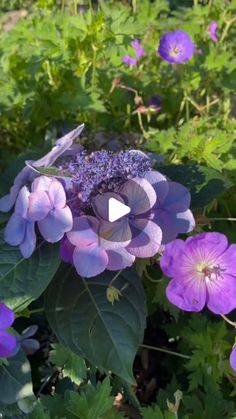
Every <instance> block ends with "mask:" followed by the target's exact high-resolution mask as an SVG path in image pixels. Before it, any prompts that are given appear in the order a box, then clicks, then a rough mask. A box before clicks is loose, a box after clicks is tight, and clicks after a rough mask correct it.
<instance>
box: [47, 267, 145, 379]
mask: <svg viewBox="0 0 236 419" xmlns="http://www.w3.org/2000/svg"><path fill="white" fill-rule="evenodd" d="M113 277H114V274H112V273H111V272H105V273H103V274H101V275H99V276H97V277H96V278H93V279H86V280H85V279H83V278H80V277H79V276H78V275H77V274H76V272H75V271H74V270H72V269H66V268H64V269H62V270H61V271H59V272H58V275H56V278H55V279H54V280H53V282H52V283H51V285H50V286H49V289H48V291H47V293H46V300H45V310H46V315H47V318H48V321H49V323H50V325H51V327H52V329H53V331H54V332H55V333H56V335H57V337H58V339H59V341H60V342H61V343H62V344H63V345H65V346H67V347H69V348H70V349H71V350H72V351H73V352H75V353H76V354H78V355H81V356H83V357H85V358H87V359H88V360H89V361H90V362H91V363H92V364H94V365H95V366H97V367H98V368H100V369H102V370H104V371H107V372H108V371H112V372H113V373H115V374H117V375H118V376H120V377H121V378H122V379H124V380H125V381H128V382H130V383H133V374H132V363H133V360H134V357H135V354H136V351H137V349H138V347H139V345H140V343H141V342H142V339H143V331H144V327H145V314H146V312H145V311H146V310H145V296H144V291H143V286H142V282H141V280H140V278H139V276H138V275H137V273H136V272H134V271H133V270H130V269H129V270H125V271H123V272H122V273H121V274H120V275H119V276H118V277H117V279H116V280H115V282H114V284H113V285H114V286H116V288H118V289H120V291H121V293H122V296H121V297H120V300H119V301H116V302H115V303H114V304H113V305H112V304H111V303H109V301H108V300H107V298H106V290H107V287H108V286H109V284H110V282H111V280H112V278H113Z"/></svg>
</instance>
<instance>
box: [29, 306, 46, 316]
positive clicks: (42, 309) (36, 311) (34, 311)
mask: <svg viewBox="0 0 236 419" xmlns="http://www.w3.org/2000/svg"><path fill="white" fill-rule="evenodd" d="M43 312H44V307H40V308H35V309H34V310H29V315H30V316H31V314H36V313H43Z"/></svg>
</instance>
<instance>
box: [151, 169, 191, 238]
mask: <svg viewBox="0 0 236 419" xmlns="http://www.w3.org/2000/svg"><path fill="white" fill-rule="evenodd" d="M144 178H145V179H146V180H148V182H149V183H150V184H151V185H152V187H153V188H154V190H155V192H156V196H157V200H156V203H155V205H154V206H153V208H152V211H151V214H150V218H151V219H152V221H153V222H155V223H156V224H157V225H158V226H159V227H160V228H161V230H162V244H167V243H169V242H170V241H172V240H174V239H175V238H176V237H177V235H178V234H180V233H188V232H190V231H191V230H193V228H194V226H195V221H194V217H193V214H192V212H191V211H190V209H189V207H190V200H191V196H190V193H189V191H188V189H186V188H185V187H184V186H183V185H181V184H180V183H177V182H170V181H168V180H167V179H166V178H165V177H164V176H163V175H162V174H161V173H159V172H157V171H155V170H150V171H148V172H147V173H145V174H144Z"/></svg>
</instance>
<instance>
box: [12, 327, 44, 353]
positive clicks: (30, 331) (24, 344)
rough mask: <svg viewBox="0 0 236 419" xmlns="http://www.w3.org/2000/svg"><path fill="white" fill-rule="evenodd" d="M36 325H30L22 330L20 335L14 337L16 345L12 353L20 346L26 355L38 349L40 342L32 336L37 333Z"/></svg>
mask: <svg viewBox="0 0 236 419" xmlns="http://www.w3.org/2000/svg"><path fill="white" fill-rule="evenodd" d="M37 331H38V326H36V325H32V326H29V327H27V329H25V330H23V332H22V333H21V335H20V336H17V337H16V340H17V345H16V348H15V350H14V353H13V355H15V354H17V352H18V351H19V350H20V348H22V349H23V351H24V352H25V353H26V355H33V354H34V353H35V352H36V351H38V350H39V348H40V344H39V342H38V341H37V340H36V339H32V337H33V336H34V335H35V333H37Z"/></svg>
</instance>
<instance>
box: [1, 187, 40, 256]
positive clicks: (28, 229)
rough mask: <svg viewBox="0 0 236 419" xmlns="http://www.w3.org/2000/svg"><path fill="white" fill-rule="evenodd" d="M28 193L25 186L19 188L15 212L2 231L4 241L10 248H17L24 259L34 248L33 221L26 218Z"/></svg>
mask: <svg viewBox="0 0 236 419" xmlns="http://www.w3.org/2000/svg"><path fill="white" fill-rule="evenodd" d="M29 197H30V192H29V190H28V188H27V187H26V186H23V188H21V190H20V192H19V194H18V197H17V200H16V205H15V211H14V213H13V214H12V215H11V217H10V218H9V221H8V223H7V225H6V228H5V231H4V239H5V241H6V242H7V243H8V244H10V245H11V246H19V247H20V251H21V253H22V255H23V256H24V258H29V257H30V256H31V255H32V253H33V251H34V249H35V246H36V235H35V229H34V221H32V220H31V219H30V218H29V217H28V209H29Z"/></svg>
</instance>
